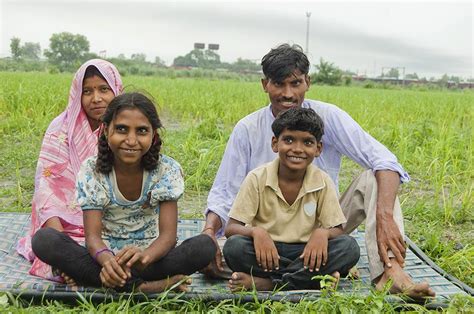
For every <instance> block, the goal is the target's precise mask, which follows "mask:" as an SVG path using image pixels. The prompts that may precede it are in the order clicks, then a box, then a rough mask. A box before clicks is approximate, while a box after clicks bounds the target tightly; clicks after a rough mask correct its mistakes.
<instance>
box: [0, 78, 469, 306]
mask: <svg viewBox="0 0 474 314" xmlns="http://www.w3.org/2000/svg"><path fill="white" fill-rule="evenodd" d="M71 79H72V75H71V74H54V75H53V74H46V73H0V210H2V211H19V212H29V211H30V201H31V196H32V191H33V188H34V187H33V180H34V179H33V177H34V170H35V166H36V159H37V156H38V152H39V148H40V144H41V139H42V135H43V133H44V131H45V130H46V128H47V126H48V124H49V123H50V121H51V120H52V119H53V118H54V117H55V116H56V115H57V114H59V113H60V112H61V111H62V110H64V108H65V106H66V104H67V98H68V92H69V87H70V82H71ZM124 83H125V86H126V90H127V91H136V90H138V91H146V92H148V93H149V94H151V95H152V96H153V97H154V98H155V100H156V102H157V104H158V105H159V112H160V116H161V117H162V120H163V122H164V126H165V130H163V131H162V137H163V139H164V146H163V149H164V153H165V154H168V155H170V156H172V157H173V158H175V159H176V160H178V161H179V162H180V163H181V165H182V166H183V168H184V171H185V176H186V191H187V192H186V195H185V199H184V202H182V203H181V210H182V211H181V213H182V216H187V217H200V215H201V211H202V210H203V209H204V207H205V195H206V194H207V191H208V190H209V188H210V186H211V184H212V181H213V179H214V176H215V173H216V171H217V168H218V166H219V162H220V158H221V156H222V153H223V150H224V148H225V144H226V141H227V138H228V136H229V134H230V132H231V130H232V127H233V125H234V124H235V123H236V122H237V121H238V120H239V119H240V118H242V117H244V116H245V115H246V114H248V113H250V112H252V111H254V110H256V109H258V108H261V107H262V106H264V105H266V104H267V103H268V99H267V95H266V94H265V93H263V92H262V89H261V86H260V83H259V82H243V81H242V82H240V81H235V80H233V81H230V80H228V81H219V80H207V79H192V78H189V79H183V78H179V79H178V78H177V79H170V78H156V77H133V76H127V77H125V78H124ZM307 98H312V99H318V100H322V101H327V102H330V103H333V104H336V105H338V106H339V107H340V108H342V109H344V110H346V111H347V112H348V113H349V114H350V115H351V116H352V117H353V118H354V119H355V120H356V121H357V122H358V123H359V124H360V125H361V126H362V127H363V128H364V129H366V130H367V131H368V132H369V133H370V134H371V135H373V136H374V137H375V138H377V139H378V140H379V141H380V142H382V143H383V144H385V145H386V146H387V147H388V148H389V149H390V150H391V151H393V152H394V153H395V154H396V155H397V157H398V158H399V160H400V161H401V163H402V164H403V166H404V167H405V169H406V170H407V171H408V172H409V174H410V176H411V178H412V181H411V182H410V183H408V184H405V185H403V186H402V188H401V192H400V200H401V203H402V207H403V209H404V215H405V223H406V230H407V235H408V236H409V237H410V238H411V239H412V240H413V241H414V242H415V243H417V245H419V246H420V248H422V249H423V250H424V251H425V253H427V254H428V255H429V256H430V257H431V258H432V259H433V260H434V261H435V262H436V263H437V264H438V265H440V266H441V267H442V268H443V269H445V270H446V271H448V272H449V273H451V274H453V275H454V276H456V277H458V278H459V279H461V280H462V281H463V282H465V283H467V284H468V285H470V286H471V287H472V286H474V267H473V263H474V228H473V222H474V210H473V205H474V188H473V187H474V184H473V182H474V152H473V149H474V148H473V147H474V145H473V144H474V143H473V141H474V134H473V125H474V117H473V115H474V110H473V108H474V93H473V92H472V91H464V92H460V91H457V92H453V91H409V90H381V89H364V88H356V87H326V86H312V87H311V89H310V91H309V92H308V93H307ZM269 141H270V139H269ZM359 171H361V169H360V168H359V166H358V165H355V164H353V163H352V162H351V161H349V160H346V159H345V160H344V161H343V171H342V173H341V191H343V190H344V189H345V187H346V186H347V184H348V183H349V182H350V181H351V180H352V178H353V177H354V176H355V175H356V174H357V173H358V172H359ZM470 302H471V304H472V300H471V301H470Z"/></svg>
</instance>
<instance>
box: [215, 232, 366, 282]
mask: <svg viewBox="0 0 474 314" xmlns="http://www.w3.org/2000/svg"><path fill="white" fill-rule="evenodd" d="M275 246H276V248H277V250H278V255H280V261H279V269H278V270H273V271H267V272H266V271H264V270H263V268H262V267H260V266H258V264H257V258H256V255H255V249H254V245H253V239H252V238H249V237H245V236H242V235H234V236H231V237H230V238H229V239H227V241H226V243H225V245H224V249H223V252H224V258H225V261H226V263H227V265H228V266H229V267H230V269H232V271H236V272H244V273H247V274H252V275H253V276H256V277H262V278H270V279H271V280H272V282H273V283H274V284H275V286H276V287H278V288H281V289H282V290H299V289H319V288H320V285H319V280H311V278H312V277H314V276H317V275H331V274H332V273H334V272H336V271H338V272H339V273H340V274H341V275H347V273H348V272H349V270H350V269H351V267H353V266H354V265H355V264H356V263H357V261H358V260H359V256H360V248H359V245H358V244H357V241H356V240H355V239H354V238H352V237H351V236H348V235H340V236H338V237H336V238H334V239H331V240H329V242H328V259H327V263H326V265H325V266H322V265H321V267H320V268H319V271H313V272H310V271H309V270H308V269H304V267H303V266H304V264H303V259H301V258H300V255H301V254H302V253H303V250H304V247H305V246H306V243H296V244H292V243H283V242H275Z"/></svg>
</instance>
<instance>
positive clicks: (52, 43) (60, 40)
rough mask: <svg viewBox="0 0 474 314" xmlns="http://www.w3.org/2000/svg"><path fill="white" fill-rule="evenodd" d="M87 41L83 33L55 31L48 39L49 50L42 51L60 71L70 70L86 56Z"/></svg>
mask: <svg viewBox="0 0 474 314" xmlns="http://www.w3.org/2000/svg"><path fill="white" fill-rule="evenodd" d="M88 52H89V41H88V40H87V38H86V37H85V36H84V35H80V34H71V33H68V32H63V33H56V34H53V35H52V36H51V38H50V39H49V50H46V51H45V52H44V55H45V56H46V57H47V58H48V60H49V62H50V63H51V64H53V65H55V66H57V67H58V68H59V69H60V70H61V71H66V70H69V71H72V70H74V69H75V68H76V67H77V66H78V63H81V62H82V61H84V59H85V58H86V57H85V55H86V54H87V53H88Z"/></svg>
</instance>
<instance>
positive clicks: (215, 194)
mask: <svg viewBox="0 0 474 314" xmlns="http://www.w3.org/2000/svg"><path fill="white" fill-rule="evenodd" d="M262 69H263V73H264V76H265V78H263V79H262V86H263V89H264V91H265V92H266V93H268V96H269V98H270V102H271V103H270V105H268V106H266V107H264V108H262V109H260V110H257V111H256V112H254V113H251V114H249V115H248V116H246V117H244V118H243V119H242V120H240V121H239V122H238V123H237V124H236V126H235V127H234V130H233V131H232V134H231V136H230V138H229V141H228V143H227V147H226V150H225V152H224V155H223V158H222V161H221V165H220V167H219V170H218V172H217V175H216V178H215V180H214V184H213V186H212V188H211V191H210V192H209V196H208V204H207V209H206V211H205V215H206V225H205V227H204V229H203V233H206V234H208V235H209V236H211V237H212V238H213V239H214V240H215V239H216V235H217V236H220V235H222V232H223V230H224V228H225V225H226V223H227V221H228V219H229V218H228V213H229V210H230V208H231V206H232V203H233V201H234V199H235V196H236V195H237V192H238V191H239V187H240V185H241V183H242V181H243V180H244V178H245V176H246V175H247V174H248V173H249V172H250V171H251V170H253V169H255V168H256V167H258V166H260V165H262V164H264V163H267V162H270V161H272V160H274V159H275V157H276V156H275V153H274V152H273V151H272V149H271V145H270V143H271V138H272V130H271V124H272V122H273V121H274V119H275V117H276V116H277V115H278V114H279V113H280V112H282V111H286V110H288V109H289V108H292V107H296V106H301V107H304V108H311V109H313V110H314V111H316V113H318V114H319V115H320V116H321V118H322V119H323V122H324V126H325V134H324V136H323V138H322V143H323V150H322V153H321V155H320V157H319V158H316V159H315V160H314V164H315V165H316V166H317V167H319V168H320V169H322V170H324V171H325V172H327V173H328V174H329V175H330V177H331V179H332V180H333V181H334V183H335V185H336V187H339V180H338V175H339V170H340V166H341V158H342V155H345V156H347V157H349V158H350V159H352V160H353V161H355V162H356V163H358V164H359V165H361V166H362V167H364V168H365V169H368V170H366V171H364V172H363V173H362V174H361V175H360V176H359V177H358V178H356V179H355V180H354V181H353V182H352V184H351V185H350V186H349V188H348V189H347V191H346V192H345V193H344V194H343V195H342V197H341V199H340V203H341V207H342V208H343V211H344V214H345V216H346V218H347V220H348V222H347V224H346V225H345V226H344V231H345V232H346V233H350V232H351V231H352V230H354V229H355V228H357V226H358V225H359V224H360V223H361V222H362V221H364V219H365V220H366V247H367V251H368V257H369V269H370V274H371V279H372V280H373V283H374V284H375V285H376V288H377V289H382V288H383V286H384V284H385V283H386V282H387V281H388V280H389V279H392V280H393V286H392V288H391V292H393V293H399V292H403V293H406V294H407V295H409V296H411V297H415V298H419V297H426V296H434V291H433V290H432V289H431V288H430V287H429V285H428V283H414V282H413V281H412V280H411V278H410V277H409V276H408V274H407V273H406V272H405V271H404V270H403V266H404V262H405V261H404V259H405V252H406V248H405V242H404V238H403V237H404V228H403V217H402V213H401V209H400V204H399V202H398V198H397V191H398V187H399V185H400V183H401V182H402V183H403V182H408V181H409V180H410V177H409V176H408V174H407V173H406V172H405V170H404V169H403V167H402V166H401V165H400V164H399V163H398V161H397V158H396V157H395V155H394V154H392V153H391V152H390V151H389V150H388V149H387V148H386V147H385V146H384V145H382V144H381V143H379V142H378V141H377V140H375V139H374V138H373V137H372V136H370V135H369V134H368V133H367V132H365V131H364V130H363V129H362V128H361V127H360V126H359V125H358V124H357V122H355V121H354V120H353V119H352V118H351V117H350V116H349V115H348V114H347V113H346V112H344V111H343V110H341V109H339V108H338V107H336V106H334V105H332V104H328V103H324V102H320V101H314V100H309V99H305V98H304V96H305V93H306V91H307V90H308V88H309V86H310V78H309V76H308V72H309V61H308V59H307V57H306V55H305V54H304V53H303V51H302V49H301V47H299V46H297V45H293V46H290V45H287V44H283V45H280V46H278V47H277V48H275V49H272V50H271V51H270V52H269V53H268V54H267V55H265V56H264V57H263V59H262ZM221 260H222V256H221V252H220V251H219V250H218V252H217V254H216V259H215V262H214V263H213V264H211V265H210V266H209V267H208V268H207V270H206V271H205V272H206V273H207V274H209V275H218V273H219V271H221V270H222V262H221Z"/></svg>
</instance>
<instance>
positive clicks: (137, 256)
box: [115, 246, 151, 277]
mask: <svg viewBox="0 0 474 314" xmlns="http://www.w3.org/2000/svg"><path fill="white" fill-rule="evenodd" d="M115 260H116V261H117V263H118V264H119V265H122V267H123V266H125V267H126V268H127V269H128V276H129V277H130V276H131V274H130V271H129V269H130V268H132V266H134V267H135V268H137V269H139V270H143V269H145V268H146V267H147V266H148V264H150V262H151V258H150V256H149V255H148V254H145V252H144V251H142V250H141V249H140V248H138V247H136V246H126V247H124V248H123V249H121V250H120V252H118V253H117V255H116V256H115Z"/></svg>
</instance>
